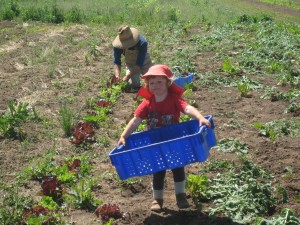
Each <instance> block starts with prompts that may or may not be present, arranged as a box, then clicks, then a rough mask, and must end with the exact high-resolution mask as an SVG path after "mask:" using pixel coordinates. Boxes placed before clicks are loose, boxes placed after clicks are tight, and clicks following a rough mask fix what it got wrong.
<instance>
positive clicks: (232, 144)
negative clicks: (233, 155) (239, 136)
mask: <svg viewBox="0 0 300 225" xmlns="http://www.w3.org/2000/svg"><path fill="white" fill-rule="evenodd" d="M215 148H216V149H217V150H219V151H222V152H239V153H244V154H245V153H248V151H249V148H248V147H247V145H246V144H244V143H241V142H240V141H238V140H236V139H234V138H225V139H221V140H220V141H218V145H217V146H216V147H215Z"/></svg>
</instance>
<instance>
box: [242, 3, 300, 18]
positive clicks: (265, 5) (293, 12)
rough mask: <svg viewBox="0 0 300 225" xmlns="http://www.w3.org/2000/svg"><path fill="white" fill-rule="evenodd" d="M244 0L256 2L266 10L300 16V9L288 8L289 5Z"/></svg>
mask: <svg viewBox="0 0 300 225" xmlns="http://www.w3.org/2000/svg"><path fill="white" fill-rule="evenodd" d="M244 1H245V2H248V3H249V4H255V5H257V6H258V7H259V8H261V9H263V10H266V11H271V12H278V13H281V14H283V15H289V16H296V17H299V16H300V12H299V11H297V10H295V9H291V8H287V7H284V6H280V5H277V4H268V3H264V2H260V1H255V0H244Z"/></svg>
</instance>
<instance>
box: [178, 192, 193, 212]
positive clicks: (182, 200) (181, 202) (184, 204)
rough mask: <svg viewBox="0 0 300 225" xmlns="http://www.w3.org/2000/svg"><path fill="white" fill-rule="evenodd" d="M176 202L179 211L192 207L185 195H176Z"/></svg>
mask: <svg viewBox="0 0 300 225" xmlns="http://www.w3.org/2000/svg"><path fill="white" fill-rule="evenodd" d="M176 202H177V206H178V208H179V209H186V208H188V207H190V204H189V203H188V201H187V199H186V194H185V193H180V194H177V195H176Z"/></svg>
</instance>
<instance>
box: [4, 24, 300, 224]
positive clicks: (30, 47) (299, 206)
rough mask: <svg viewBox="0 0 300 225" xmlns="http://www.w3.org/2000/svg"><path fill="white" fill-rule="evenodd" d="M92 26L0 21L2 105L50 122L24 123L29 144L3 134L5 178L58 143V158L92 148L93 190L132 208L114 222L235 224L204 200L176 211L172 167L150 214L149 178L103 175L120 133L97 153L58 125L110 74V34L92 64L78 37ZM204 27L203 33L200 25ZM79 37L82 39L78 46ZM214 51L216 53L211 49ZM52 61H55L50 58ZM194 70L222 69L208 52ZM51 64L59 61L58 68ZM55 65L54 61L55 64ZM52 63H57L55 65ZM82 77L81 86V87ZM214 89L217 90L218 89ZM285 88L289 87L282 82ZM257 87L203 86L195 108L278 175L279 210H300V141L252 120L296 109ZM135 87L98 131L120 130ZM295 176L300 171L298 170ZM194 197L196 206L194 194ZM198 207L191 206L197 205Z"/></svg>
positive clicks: (85, 219) (73, 217) (70, 216)
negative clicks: (160, 208) (15, 104)
mask: <svg viewBox="0 0 300 225" xmlns="http://www.w3.org/2000/svg"><path fill="white" fill-rule="evenodd" d="M91 29H92V28H90V27H88V26H85V25H77V26H75V25H74V26H66V27H64V26H55V25H38V26H33V25H28V24H25V23H24V24H16V23H13V22H0V30H1V33H0V93H1V99H0V110H6V108H7V103H8V101H9V100H12V99H16V100H17V101H23V102H28V103H29V104H30V105H33V106H35V107H36V110H37V112H38V113H39V114H40V115H41V116H43V117H46V118H50V120H49V122H48V123H35V122H27V123H26V124H25V125H23V126H22V129H23V130H24V133H26V134H27V136H26V137H27V142H26V143H21V142H20V140H12V139H4V138H2V139H0V170H1V175H0V176H1V181H3V182H6V183H10V182H12V181H13V180H14V178H15V176H16V174H17V171H20V170H22V169H23V168H24V167H25V166H26V165H29V163H30V159H31V158H32V157H34V156H40V157H43V156H44V153H45V151H46V150H48V149H50V148H53V146H55V147H54V148H55V151H56V152H57V157H58V158H64V157H66V156H71V155H76V154H87V155H90V156H92V157H93V162H92V164H93V166H94V167H95V170H94V171H93V174H94V176H95V177H99V178H100V179H99V184H98V186H97V188H96V189H95V190H94V193H95V196H96V198H98V199H101V200H102V201H103V202H104V203H113V204H118V205H119V206H120V208H121V210H122V211H123V212H126V213H127V216H126V218H125V219H124V220H121V221H118V222H117V224H135V225H137V224H148V225H170V224H172V225H175V224H178V225H196V224H198V225H204V224H211V223H212V222H214V223H213V224H220V225H221V224H222V225H226V224H233V223H232V221H231V219H230V218H227V217H226V216H222V215H220V216H219V217H217V218H215V220H214V221H212V218H211V217H209V216H208V212H207V209H208V207H210V206H211V205H210V204H209V203H205V204H204V209H203V210H202V212H198V211H197V210H196V208H195V207H194V206H192V208H191V209H189V210H185V211H178V209H177V207H176V204H175V196H174V187H173V181H172V176H171V174H170V173H169V172H168V174H167V181H166V195H165V196H166V197H165V210H164V212H162V213H158V214H157V213H151V211H150V210H149V207H150V205H151V202H152V192H151V176H145V177H143V178H142V181H141V182H140V183H138V184H133V185H132V186H130V188H125V189H124V188H123V189H122V188H121V187H120V185H118V184H116V183H115V182H113V181H111V180H109V179H104V178H103V176H102V175H103V174H104V173H107V171H109V172H114V168H113V166H112V165H111V163H110V161H109V158H108V153H109V152H110V150H111V149H112V148H113V147H114V145H115V144H116V141H117V139H116V138H114V137H113V135H110V141H111V145H110V146H109V147H107V148H105V147H103V146H102V145H100V144H99V143H97V142H96V143H95V144H94V145H93V146H92V149H93V151H92V152H80V153H78V149H76V147H74V145H73V144H72V143H71V142H70V141H69V140H68V139H67V138H65V137H64V134H63V130H62V129H61V126H60V125H59V122H58V120H59V109H60V107H61V106H62V105H63V103H64V101H66V99H68V104H69V105H70V106H71V107H72V108H74V109H76V110H77V111H78V112H79V113H80V114H81V115H84V113H85V111H84V107H85V104H86V99H87V98H90V97H95V96H97V95H98V93H99V87H100V83H101V80H103V78H107V77H109V76H111V75H112V54H111V53H112V50H111V45H110V43H111V40H110V39H108V38H107V37H106V36H104V34H102V35H101V34H97V35H98V37H99V38H100V39H101V40H102V45H101V47H99V51H100V52H101V54H99V56H98V57H97V58H96V59H94V60H93V61H92V62H90V63H88V62H87V60H88V59H87V58H86V56H87V51H88V49H87V48H82V47H80V43H81V42H83V41H84V40H87V39H88V38H90V35H91V33H92V32H91ZM201 32H203V31H201ZM74 43H77V44H75V45H74ZM207 54H213V53H207ZM53 61H54V63H53V64H52V62H53ZM194 63H195V64H196V67H197V71H199V73H201V72H204V71H218V70H219V69H220V63H221V62H218V61H210V59H209V57H207V55H205V54H202V55H199V56H198V58H195V61H194ZM53 65H54V66H53ZM52 66H53V67H52ZM53 68H54V69H53ZM252 79H254V80H257V81H259V82H260V83H262V84H265V85H269V86H276V85H277V81H276V80H274V79H272V78H271V77H268V76H267V77H261V76H260V75H259V74H258V75H257V76H255V77H252ZM80 81H83V83H84V85H83V87H82V86H80V85H79V83H80ZM216 88H217V90H218V91H216ZM279 88H281V89H282V90H283V91H284V90H285V89H286V88H287V87H279ZM261 94H262V93H260V91H253V92H252V97H251V98H243V97H241V96H240V93H239V92H238V90H237V89H236V88H221V87H219V86H216V87H211V86H210V87H206V88H201V89H199V90H197V91H195V92H193V93H192V96H191V97H189V98H190V99H192V100H195V103H196V104H197V105H198V109H199V110H200V111H201V112H202V114H204V115H209V114H210V115H213V118H214V122H215V125H216V127H215V133H216V135H217V139H218V140H219V139H223V138H231V137H237V138H238V139H239V140H240V141H242V142H244V143H245V144H247V146H248V147H249V149H250V152H249V157H250V158H251V159H252V160H253V161H254V162H255V163H257V164H258V165H260V166H262V167H263V168H264V169H266V170H267V171H270V172H271V173H272V174H274V176H275V179H274V182H275V183H276V184H281V185H282V186H283V187H284V188H285V189H286V190H287V193H288V197H289V202H288V203H286V204H284V205H279V206H278V207H277V208H276V213H278V212H280V209H281V208H284V207H288V208H291V209H294V211H295V213H296V214H297V215H300V202H299V194H300V179H299V174H300V163H299V161H300V154H299V151H300V148H299V146H300V140H299V138H291V137H280V138H278V139H277V140H276V141H275V142H272V141H270V140H269V139H268V138H266V137H262V136H259V135H258V130H257V129H256V128H254V127H252V126H250V124H252V123H254V122H262V123H265V122H269V121H272V120H278V119H281V118H286V119H289V118H291V117H293V116H299V115H296V114H283V111H284V109H285V108H286V107H287V106H288V104H289V103H288V102H285V101H274V102H272V101H270V100H264V99H261V98H260V96H261ZM134 97H135V93H123V94H122V96H121V97H120V98H119V101H118V102H117V104H116V105H114V106H113V114H112V115H111V119H110V121H109V123H110V124H113V125H112V126H110V127H103V128H99V129H97V131H96V132H97V134H96V135H97V136H101V135H103V134H107V133H108V134H112V133H113V131H114V130H115V129H120V126H121V124H122V123H123V122H124V121H125V118H127V117H128V116H129V115H130V114H131V112H132V107H133V101H132V98H134ZM233 116H234V117H235V118H238V122H239V124H240V125H241V128H240V129H232V128H230V127H229V126H226V124H229V123H230V120H231V119H232V117H233ZM209 159H228V160H233V161H234V160H237V156H236V155H235V154H233V153H222V152H219V151H216V150H214V149H212V150H211V156H210V158H209ZM203 165H204V164H201V163H195V164H192V165H189V166H187V167H186V172H187V173H197V172H198V171H201V169H202V168H203ZM288 167H291V168H293V174H295V175H296V176H294V179H284V176H283V175H284V174H286V173H287V168H288ZM297 174H298V176H297ZM39 188H40V186H39V185H38V183H37V182H30V183H29V184H28V186H27V187H26V188H24V190H23V192H24V194H28V195H32V196H35V197H36V198H38V196H36V193H37V192H38V191H39ZM296 199H298V201H297V200H296ZM189 201H190V203H191V204H192V201H191V198H190V196H189ZM192 205H193V204H192ZM65 219H66V220H67V221H68V223H69V224H76V225H86V224H100V221H99V220H98V219H97V217H96V216H95V215H94V214H93V213H91V212H86V211H84V210H71V211H68V212H67V213H66V217H65Z"/></svg>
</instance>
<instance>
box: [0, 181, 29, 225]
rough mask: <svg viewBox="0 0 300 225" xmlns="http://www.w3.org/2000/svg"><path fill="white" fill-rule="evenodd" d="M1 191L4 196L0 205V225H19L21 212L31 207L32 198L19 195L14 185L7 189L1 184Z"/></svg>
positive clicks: (21, 216)
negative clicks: (3, 192)
mask: <svg viewBox="0 0 300 225" xmlns="http://www.w3.org/2000/svg"><path fill="white" fill-rule="evenodd" d="M1 189H2V190H4V191H5V194H4V195H3V197H4V198H3V201H2V202H1V203H0V224H20V222H21V221H22V219H23V212H24V211H25V210H28V209H29V208H31V206H32V205H33V198H31V197H25V196H22V195H20V194H19V188H18V186H16V185H14V186H12V187H8V186H6V185H4V184H1Z"/></svg>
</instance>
